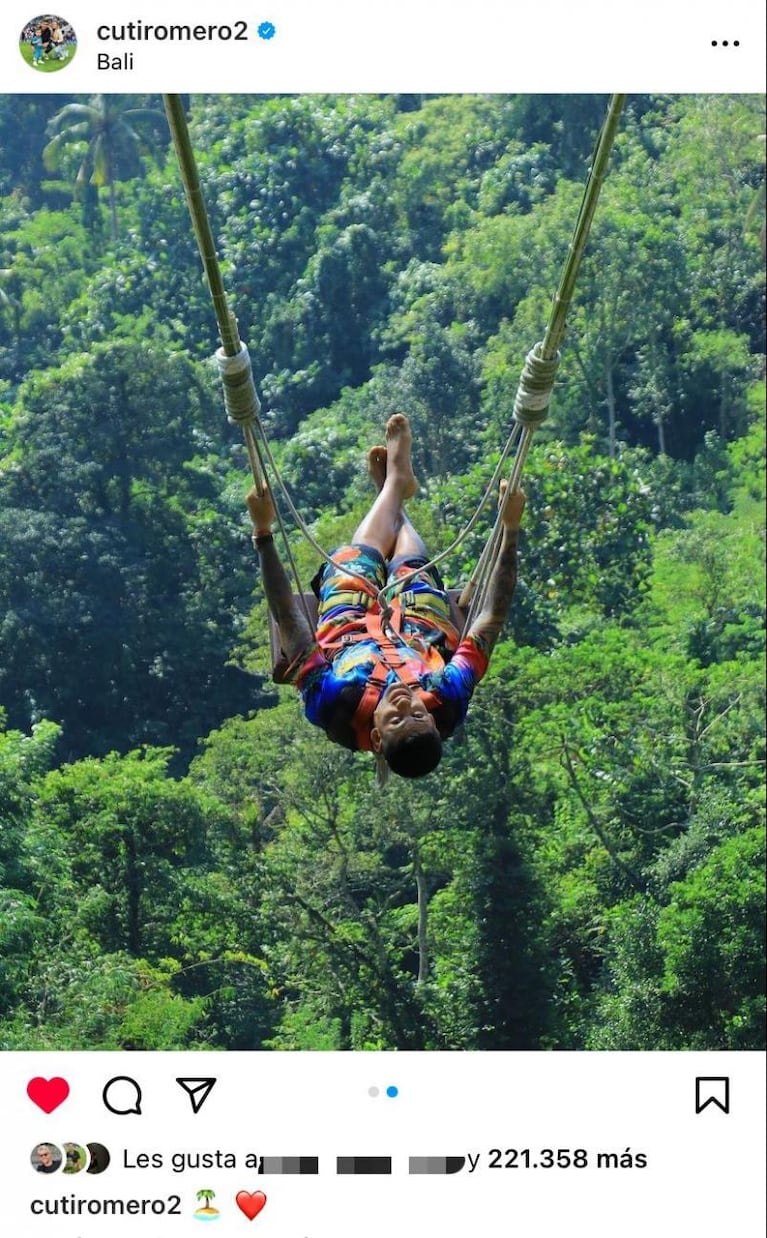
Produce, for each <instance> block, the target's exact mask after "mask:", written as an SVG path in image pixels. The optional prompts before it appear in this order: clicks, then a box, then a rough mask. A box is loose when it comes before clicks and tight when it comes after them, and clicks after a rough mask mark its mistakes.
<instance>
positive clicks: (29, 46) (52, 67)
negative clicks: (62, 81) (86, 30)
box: [19, 13, 77, 73]
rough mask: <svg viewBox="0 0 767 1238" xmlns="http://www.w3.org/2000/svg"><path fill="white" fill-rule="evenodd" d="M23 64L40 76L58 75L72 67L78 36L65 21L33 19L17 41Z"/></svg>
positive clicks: (55, 17)
mask: <svg viewBox="0 0 767 1238" xmlns="http://www.w3.org/2000/svg"><path fill="white" fill-rule="evenodd" d="M19 51H20V52H21V54H22V56H23V58H24V60H26V62H27V64H28V65H29V66H30V67H31V68H32V69H36V70H37V71H38V72H40V73H58V71H59V69H65V68H66V66H67V65H68V64H71V62H72V60H73V59H74V55H75V52H76V51H77V36H76V35H75V32H74V28H73V27H72V25H71V23H70V22H68V21H67V19H66V18H65V17H59V16H58V15H57V14H55V13H44V14H41V15H40V16H39V17H32V18H30V20H29V21H28V22H27V23H26V25H25V26H24V29H23V30H22V32H21V36H20V38H19Z"/></svg>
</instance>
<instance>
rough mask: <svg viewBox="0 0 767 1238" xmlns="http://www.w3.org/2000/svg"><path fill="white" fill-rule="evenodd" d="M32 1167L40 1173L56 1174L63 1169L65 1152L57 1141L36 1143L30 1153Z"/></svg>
mask: <svg viewBox="0 0 767 1238" xmlns="http://www.w3.org/2000/svg"><path fill="white" fill-rule="evenodd" d="M29 1159H30V1161H31V1163H32V1168H33V1169H35V1170H36V1171H37V1172H38V1173H39V1174H55V1173H58V1171H59V1170H60V1169H61V1162H62V1161H63V1160H64V1154H63V1153H62V1151H61V1148H59V1147H57V1146H56V1144H55V1143H38V1144H35V1146H34V1148H33V1149H32V1153H31V1155H30V1158H29Z"/></svg>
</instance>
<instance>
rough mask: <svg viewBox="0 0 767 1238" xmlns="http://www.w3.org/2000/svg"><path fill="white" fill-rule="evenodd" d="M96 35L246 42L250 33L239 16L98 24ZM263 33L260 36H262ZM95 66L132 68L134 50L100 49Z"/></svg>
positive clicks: (120, 39)
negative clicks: (210, 20)
mask: <svg viewBox="0 0 767 1238" xmlns="http://www.w3.org/2000/svg"><path fill="white" fill-rule="evenodd" d="M96 37H97V38H98V39H100V40H101V41H102V42H104V43H247V42H249V40H250V38H251V37H252V31H251V30H250V29H249V23H248V22H246V21H243V20H241V19H238V20H237V21H233V22H231V23H229V24H227V23H217V24H213V25H211V24H202V23H200V24H197V25H194V26H192V25H188V24H184V23H179V24H172V25H171V24H167V23H156V22H144V21H141V20H137V21H128V22H116V23H113V24H105V25H101V26H98V27H97V29H96ZM261 37H263V36H261ZM96 68H97V69H109V70H111V71H112V72H120V71H122V72H125V71H128V72H129V71H130V70H131V69H133V68H135V64H134V53H133V52H129V51H122V50H121V51H120V53H119V55H114V54H112V53H111V52H99V53H98V54H97V56H96Z"/></svg>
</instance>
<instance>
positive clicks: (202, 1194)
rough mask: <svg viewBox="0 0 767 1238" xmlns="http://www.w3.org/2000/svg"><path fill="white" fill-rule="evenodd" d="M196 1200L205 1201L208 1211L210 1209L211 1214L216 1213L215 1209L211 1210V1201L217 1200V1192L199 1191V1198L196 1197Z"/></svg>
mask: <svg viewBox="0 0 767 1238" xmlns="http://www.w3.org/2000/svg"><path fill="white" fill-rule="evenodd" d="M196 1198H197V1199H202V1200H204V1201H205V1204H204V1206H205V1208H206V1209H209V1210H210V1211H211V1212H215V1208H211V1206H210V1201H211V1200H212V1199H215V1198H216V1192H215V1191H210V1190H207V1189H206V1190H202V1191H198V1192H197V1196H196Z"/></svg>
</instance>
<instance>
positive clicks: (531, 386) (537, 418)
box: [514, 342, 560, 429]
mask: <svg viewBox="0 0 767 1238" xmlns="http://www.w3.org/2000/svg"><path fill="white" fill-rule="evenodd" d="M541 346H542V345H541V343H540V342H539V343H537V344H535V345H534V346H533V347H532V348H531V349H530V352H529V353H528V354H527V356H526V357H525V364H524V366H523V368H522V373H521V374H520V377H519V386H518V387H517V394H516V396H515V397H514V420H515V421H518V422H519V423H520V424H521V425H523V426H529V427H530V428H531V429H536V428H537V427H538V426H539V425H541V424H542V422H544V421H545V420H546V415H547V413H548V410H549V400H550V399H551V392H552V390H553V388H554V375H555V374H556V370H557V366H558V365H559V359H560V354H559V352H557V354H556V356H555V357H552V358H551V360H550V361H547V360H545V359H544V358H543V357H541V356H540V355H539V351H538V350H539V349H540V348H541Z"/></svg>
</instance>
